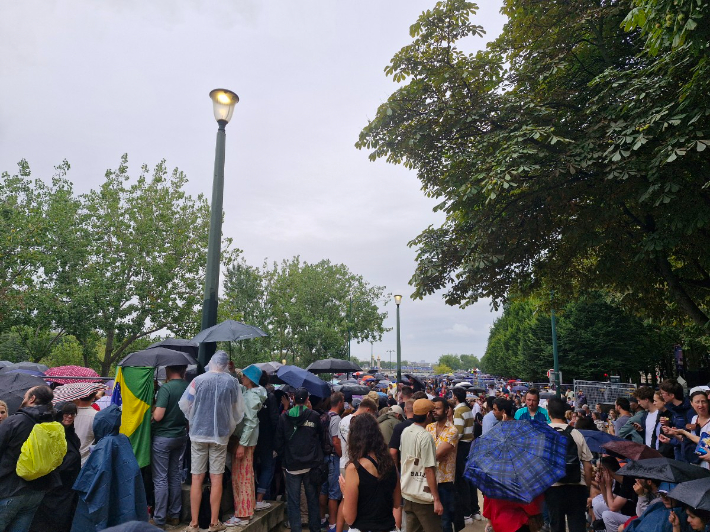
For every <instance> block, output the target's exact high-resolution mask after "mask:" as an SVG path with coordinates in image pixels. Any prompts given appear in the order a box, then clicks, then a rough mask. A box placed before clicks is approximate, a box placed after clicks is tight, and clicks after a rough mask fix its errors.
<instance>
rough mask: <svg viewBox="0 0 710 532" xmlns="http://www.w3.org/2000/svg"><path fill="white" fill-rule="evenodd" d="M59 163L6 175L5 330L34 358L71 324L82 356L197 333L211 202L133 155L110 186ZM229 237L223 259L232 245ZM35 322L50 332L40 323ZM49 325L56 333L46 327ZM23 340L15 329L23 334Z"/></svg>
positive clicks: (0, 236) (0, 219)
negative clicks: (132, 170)
mask: <svg viewBox="0 0 710 532" xmlns="http://www.w3.org/2000/svg"><path fill="white" fill-rule="evenodd" d="M68 171H69V165H68V163H66V162H64V163H63V164H62V165H60V166H59V167H57V174H56V175H55V176H54V178H53V180H52V184H51V185H46V184H45V183H44V182H43V181H41V180H31V179H30V175H31V173H30V169H29V165H28V164H27V163H26V162H25V161H22V162H21V163H20V164H19V171H18V173H17V174H14V175H10V174H9V173H7V172H5V173H3V174H2V183H0V229H2V232H1V233H0V246H2V248H1V249H2V254H1V255H0V265H2V268H1V270H2V273H0V332H6V331H8V330H9V329H10V327H12V326H15V327H14V328H13V329H12V334H13V335H14V337H13V338H19V340H20V341H22V344H23V345H25V346H29V345H30V343H32V344H37V343H38V342H44V344H46V345H44V346H41V347H35V346H34V345H33V346H31V347H30V348H29V349H28V351H31V353H32V357H33V358H35V359H39V358H42V357H44V356H48V355H49V354H50V352H51V348H52V345H53V344H54V343H56V342H57V341H58V340H59V339H61V338H62V337H63V336H65V335H72V336H73V337H74V338H75V339H76V340H77V341H78V342H79V343H80V344H81V345H82V347H83V350H84V363H85V364H86V365H88V364H89V363H90V355H92V354H94V355H95V354H96V348H97V346H100V347H101V351H102V352H101V353H99V355H98V358H99V359H100V360H101V371H102V372H103V374H108V372H109V369H110V368H111V366H112V365H114V364H115V363H116V362H117V361H118V360H119V359H120V358H121V357H122V356H124V355H126V354H128V353H129V352H130V349H131V347H135V346H136V345H137V344H140V343H141V342H140V341H139V340H141V339H143V338H146V337H148V336H149V335H151V334H153V333H155V332H157V331H160V330H163V329H167V330H169V331H171V333H173V334H176V335H186V336H188V337H189V336H192V335H193V334H195V333H196V332H197V329H198V322H197V316H198V312H199V308H200V304H201V287H202V284H203V279H204V267H205V266H204V265H205V263H206V260H205V257H206V253H207V235H208V232H209V205H208V204H207V201H206V200H205V198H204V197H203V196H198V197H197V198H192V197H190V196H188V195H187V194H186V193H185V191H184V187H185V183H186V182H187V178H186V176H185V175H184V174H183V173H182V172H180V171H179V170H178V169H175V170H173V171H172V172H168V169H167V168H166V166H165V162H164V161H163V162H161V163H159V164H158V165H156V166H155V168H154V169H152V171H151V170H150V169H149V168H148V167H147V166H142V167H141V171H140V174H139V176H138V177H137V178H136V179H135V180H131V178H130V175H129V169H128V158H127V156H125V155H124V156H123V157H122V159H121V163H120V164H119V166H118V168H116V169H115V170H108V171H107V172H106V175H105V179H104V181H103V183H102V184H101V186H100V187H99V188H98V189H96V190H91V191H89V192H88V193H86V194H83V195H80V196H76V195H74V193H73V190H72V186H71V183H70V182H69V181H68V180H67V179H66V174H67V172H68ZM229 247H230V241H229V239H224V243H223V245H222V250H223V251H222V263H223V264H227V265H228V264H230V263H231V261H232V260H233V258H234V255H235V251H232V250H230V249H229ZM28 331H35V332H37V331H42V332H43V333H42V334H32V335H31V336H32V338H29V337H28ZM46 331H51V332H52V334H44V332H46ZM15 341H17V340H15Z"/></svg>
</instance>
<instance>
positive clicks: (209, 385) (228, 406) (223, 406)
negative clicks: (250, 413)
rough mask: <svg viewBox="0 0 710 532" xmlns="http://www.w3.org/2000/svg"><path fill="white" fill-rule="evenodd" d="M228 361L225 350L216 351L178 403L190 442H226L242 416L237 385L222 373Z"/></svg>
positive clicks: (232, 379) (224, 371) (240, 399)
mask: <svg viewBox="0 0 710 532" xmlns="http://www.w3.org/2000/svg"><path fill="white" fill-rule="evenodd" d="M228 363H229V359H228V358H227V353H225V352H224V351H217V352H216V353H215V354H214V355H212V359H211V360H210V361H209V363H208V364H207V373H203V374H202V375H200V376H199V377H196V378H195V379H194V380H193V381H192V382H191V383H190V385H189V386H188V387H187V389H186V390H185V393H183V395H182V397H181V398H180V401H179V402H178V406H179V407H180V410H182V412H183V414H185V418H186V419H187V422H188V424H189V426H190V441H193V442H202V443H219V444H220V445H227V442H228V441H229V437H230V436H231V435H232V433H233V432H234V429H235V428H236V426H237V424H238V423H239V422H240V421H241V420H242V418H243V417H244V398H243V397H242V391H241V386H240V385H239V382H238V381H237V379H235V378H234V377H232V376H231V375H230V374H229V373H226V369H227V364H228Z"/></svg>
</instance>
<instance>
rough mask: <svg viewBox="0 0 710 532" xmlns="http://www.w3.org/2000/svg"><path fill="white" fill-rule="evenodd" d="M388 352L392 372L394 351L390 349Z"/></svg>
mask: <svg viewBox="0 0 710 532" xmlns="http://www.w3.org/2000/svg"><path fill="white" fill-rule="evenodd" d="M387 352H388V353H389V354H390V367H389V370H390V371H392V353H394V349H388V350H387Z"/></svg>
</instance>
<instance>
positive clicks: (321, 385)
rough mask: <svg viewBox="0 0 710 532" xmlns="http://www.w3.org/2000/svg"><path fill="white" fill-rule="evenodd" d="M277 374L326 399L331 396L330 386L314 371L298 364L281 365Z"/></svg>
mask: <svg viewBox="0 0 710 532" xmlns="http://www.w3.org/2000/svg"><path fill="white" fill-rule="evenodd" d="M276 376H277V377H278V378H279V379H281V380H282V381H284V382H285V383H286V384H290V385H291V386H293V387H294V388H305V389H306V390H308V393H309V394H311V395H315V396H316V397H320V398H321V399H325V398H326V397H330V386H328V384H327V383H326V382H324V381H322V380H321V379H319V378H318V377H316V376H315V375H314V374H313V373H311V372H309V371H306V370H305V369H303V368H299V367H298V366H281V367H280V368H279V370H278V371H277V372H276Z"/></svg>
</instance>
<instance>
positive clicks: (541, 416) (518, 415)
mask: <svg viewBox="0 0 710 532" xmlns="http://www.w3.org/2000/svg"><path fill="white" fill-rule="evenodd" d="M515 419H529V420H531V421H539V422H540V423H550V416H549V415H547V410H545V409H544V408H542V407H540V406H538V407H537V412H535V416H531V415H530V412H528V407H527V406H524V407H523V408H519V409H518V410H517V411H516V412H515Z"/></svg>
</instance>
